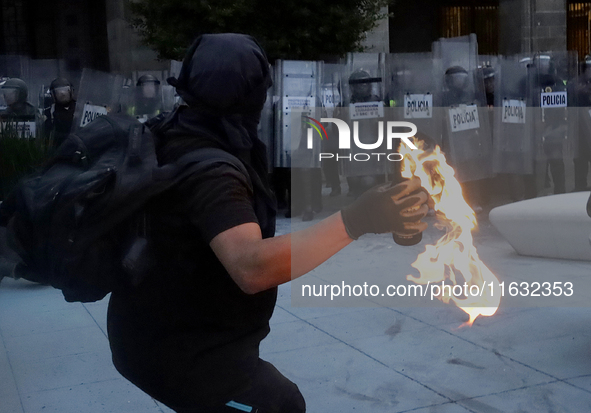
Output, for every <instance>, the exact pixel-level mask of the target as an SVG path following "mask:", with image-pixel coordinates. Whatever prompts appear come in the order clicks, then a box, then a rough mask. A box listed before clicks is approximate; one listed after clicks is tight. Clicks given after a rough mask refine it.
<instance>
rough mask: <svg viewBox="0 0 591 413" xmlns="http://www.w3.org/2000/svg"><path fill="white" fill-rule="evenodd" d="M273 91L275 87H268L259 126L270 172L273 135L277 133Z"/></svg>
mask: <svg viewBox="0 0 591 413" xmlns="http://www.w3.org/2000/svg"><path fill="white" fill-rule="evenodd" d="M273 93H274V92H273V87H270V88H269V89H267V100H265V105H264V106H263V110H262V112H261V120H260V121H259V125H258V128H257V133H258V137H259V139H260V140H261V141H262V142H263V143H264V144H265V146H266V147H267V166H268V172H269V173H271V172H272V171H273V141H274V139H273V136H274V133H275V131H274V126H273V117H274V111H273Z"/></svg>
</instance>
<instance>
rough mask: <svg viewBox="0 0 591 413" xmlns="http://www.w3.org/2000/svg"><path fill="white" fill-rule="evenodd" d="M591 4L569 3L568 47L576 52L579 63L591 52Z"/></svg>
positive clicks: (567, 20) (567, 19)
mask: <svg viewBox="0 0 591 413" xmlns="http://www.w3.org/2000/svg"><path fill="white" fill-rule="evenodd" d="M590 29H591V3H581V2H577V3H574V2H569V4H568V8H567V16H566V47H567V50H575V51H576V52H577V54H578V55H579V61H581V60H582V59H584V58H585V55H587V54H590V51H591V39H590V36H591V30H590Z"/></svg>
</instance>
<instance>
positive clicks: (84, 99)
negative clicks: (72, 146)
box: [72, 69, 124, 132]
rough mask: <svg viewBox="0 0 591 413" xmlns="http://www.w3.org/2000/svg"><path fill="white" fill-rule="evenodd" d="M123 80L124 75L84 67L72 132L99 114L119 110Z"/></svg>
mask: <svg viewBox="0 0 591 413" xmlns="http://www.w3.org/2000/svg"><path fill="white" fill-rule="evenodd" d="M123 82H124V78H123V76H120V75H112V74H109V73H105V72H100V71H96V70H91V69H84V70H83V71H82V77H81V79H80V88H79V91H78V101H77V103H76V111H75V112H74V121H73V124H72V132H74V131H76V130H77V129H79V128H83V127H84V126H86V125H88V124H89V123H90V122H92V121H93V120H94V119H96V118H97V117H98V116H103V115H106V114H107V113H109V112H117V111H119V110H120V102H121V95H122V92H123Z"/></svg>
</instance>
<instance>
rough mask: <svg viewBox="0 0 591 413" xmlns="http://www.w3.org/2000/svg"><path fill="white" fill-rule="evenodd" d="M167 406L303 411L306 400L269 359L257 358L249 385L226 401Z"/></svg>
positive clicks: (234, 412)
mask: <svg viewBox="0 0 591 413" xmlns="http://www.w3.org/2000/svg"><path fill="white" fill-rule="evenodd" d="M232 406H234V407H232ZM168 407H170V408H171V409H173V410H174V411H176V412H177V413H241V412H248V411H250V412H252V413H304V412H305V411H306V402H305V401H304V397H303V396H302V394H301V393H300V390H299V389H298V386H296V385H295V384H294V383H293V382H291V381H290V380H289V379H287V378H286V377H285V376H284V375H283V374H281V373H280V372H279V371H278V370H277V369H276V368H275V367H274V366H273V365H272V364H271V363H268V362H266V361H264V360H261V359H259V364H258V366H257V369H256V371H254V372H253V376H252V385H251V387H250V388H249V389H248V390H246V391H244V392H242V393H241V394H238V395H236V396H235V397H233V398H232V400H231V401H229V403H227V404H224V405H220V406H213V407H202V408H191V409H185V408H178V407H175V406H168ZM249 409H251V410H249Z"/></svg>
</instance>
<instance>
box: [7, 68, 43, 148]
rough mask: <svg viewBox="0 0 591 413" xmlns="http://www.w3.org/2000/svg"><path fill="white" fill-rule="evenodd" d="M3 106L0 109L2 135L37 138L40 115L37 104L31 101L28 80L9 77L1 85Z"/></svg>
mask: <svg viewBox="0 0 591 413" xmlns="http://www.w3.org/2000/svg"><path fill="white" fill-rule="evenodd" d="M0 94H1V95H2V98H3V99H2V100H3V102H2V106H3V107H4V109H2V110H1V111H0V135H1V136H4V137H6V136H12V137H17V138H35V137H36V136H37V133H38V125H37V122H38V116H37V110H36V108H35V106H33V105H32V104H31V103H30V102H29V91H28V86H27V84H26V82H25V81H24V80H23V79H20V78H9V79H6V80H5V81H3V82H2V85H1V86H0Z"/></svg>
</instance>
